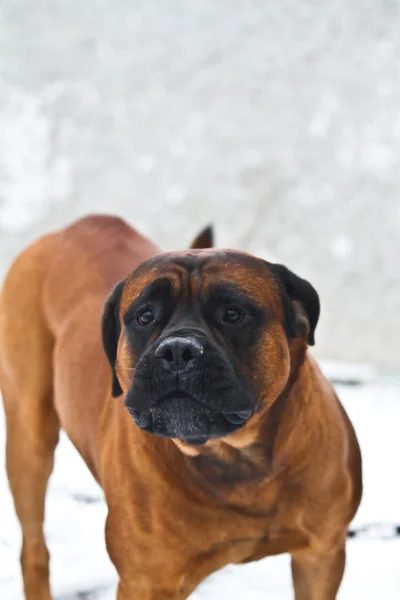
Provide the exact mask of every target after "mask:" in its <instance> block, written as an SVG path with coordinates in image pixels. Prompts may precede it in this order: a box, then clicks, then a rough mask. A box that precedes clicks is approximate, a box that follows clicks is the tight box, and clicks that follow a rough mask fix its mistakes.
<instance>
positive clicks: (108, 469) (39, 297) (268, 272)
mask: <svg viewBox="0 0 400 600" xmlns="http://www.w3.org/2000/svg"><path fill="white" fill-rule="evenodd" d="M192 246H193V247H192V248H191V249H189V250H186V251H181V252H172V253H162V252H161V250H160V249H159V248H158V247H157V246H156V245H155V244H153V243H152V242H151V241H150V240H148V239H146V238H144V237H143V236H141V235H140V234H138V233H137V232H136V231H134V230H133V229H132V228H131V227H129V226H128V225H127V224H126V223H125V222H123V221H122V220H120V219H118V218H115V217H107V216H90V217H86V218H84V219H81V220H79V221H77V222H75V223H73V224H72V225H71V226H69V227H67V228H66V229H63V230H62V231H58V232H55V233H52V234H49V235H47V236H45V237H42V238H40V239H39V240H38V241H37V242H35V243H34V244H32V245H31V246H30V247H28V248H27V249H26V250H25V251H24V252H22V253H21V254H20V255H19V256H18V257H17V258H16V260H15V261H14V264H13V265H12V267H11V269H10V271H9V273H8V275H7V277H6V279H5V283H4V287H3V290H2V294H1V298H0V387H1V392H2V395H3V399H4V405H5V411H6V418H7V472H8V477H9V482H10V487H11V491H12V494H13V497H14V502H15V509H16V513H17V515H18V518H19V521H20V523H21V527H22V533H23V541H22V552H21V565H22V573H23V579H24V588H25V596H26V599H27V600H50V598H51V594H50V586H49V568H48V564H49V556H48V552H47V547H46V543H45V539H44V534H43V520H44V504H45V493H46V487H47V482H48V478H49V476H50V473H51V470H52V467H53V454H54V450H55V447H56V444H57V440H58V434H59V429H60V427H61V428H63V429H64V430H65V431H66V433H67V434H68V436H69V437H70V439H71V440H72V442H73V443H74V445H75V446H76V448H77V449H78V451H79V452H80V454H81V455H82V457H83V458H84V460H85V461H86V463H87V465H88V467H89V468H90V470H91V472H92V473H93V475H94V476H95V478H96V479H97V481H98V482H99V484H100V485H101V486H102V488H103V490H104V495H105V499H106V502H107V505H108V517H107V523H106V541H107V549H108V552H109V555H110V557H111V560H112V561H113V563H114V565H115V567H116V569H117V571H118V575H119V578H120V582H119V587H118V600H166V599H171V600H172V599H173V600H184V599H185V598H188V596H189V595H190V594H191V592H192V591H193V590H194V589H195V588H196V587H197V586H198V584H199V583H200V582H201V581H202V580H203V579H204V578H205V577H207V576H208V575H209V574H210V573H212V572H214V571H216V570H218V569H220V568H221V567H223V566H224V565H227V564H229V563H245V562H250V561H253V560H258V559H260V558H263V557H265V556H269V555H273V554H279V553H283V552H288V553H290V554H291V557H292V575H293V586H294V595H295V598H296V600H334V599H335V598H336V595H337V591H338V588H339V586H340V582H341V579H342V576H343V570H344V566H345V540H346V532H347V527H348V524H349V522H350V521H351V519H352V518H353V516H354V514H355V512H356V510H357V507H358V504H359V502H360V497H361V487H362V485H361V457H360V451H359V447H358V444H357V440H356V437H355V434H354V431H353V428H352V425H351V424H350V421H349V419H348V418H347V416H346V414H345V412H344V410H343V408H342V406H341V404H340V402H339V400H338V399H337V397H336V395H335V393H334V391H333V389H332V387H331V385H330V384H329V382H328V381H327V380H326V379H325V378H324V377H323V375H322V374H321V372H320V370H319V368H318V365H317V364H316V362H315V360H314V359H313V358H312V357H311V356H310V355H309V353H308V350H307V348H308V346H309V345H312V344H314V341H315V336H316V328H317V324H318V319H319V298H318V294H317V292H316V291H315V289H314V288H313V286H312V285H311V284H310V283H308V282H307V281H305V280H304V279H301V278H300V277H298V276H297V275H295V274H294V273H292V272H291V271H290V270H289V269H287V268H286V267H284V266H282V265H277V264H272V263H268V262H266V261H264V260H261V259H259V258H256V257H254V256H251V255H248V254H245V253H242V252H237V251H230V250H215V249H213V248H210V246H212V230H211V229H210V228H207V229H205V230H204V231H202V233H201V234H199V236H197V238H196V239H195V241H194V243H193V245H192Z"/></svg>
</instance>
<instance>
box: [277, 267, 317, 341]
mask: <svg viewBox="0 0 400 600" xmlns="http://www.w3.org/2000/svg"><path fill="white" fill-rule="evenodd" d="M271 268H272V271H273V272H274V273H275V275H276V276H277V277H278V278H279V280H280V282H281V284H282V287H283V294H284V303H285V318H286V321H287V323H286V324H287V328H288V330H289V332H290V333H291V335H293V336H295V337H296V336H299V335H300V336H301V335H304V326H305V323H304V316H305V317H306V318H307V321H308V336H307V342H308V343H309V345H310V346H313V345H314V344H315V329H316V327H317V323H318V319H319V312H320V305H319V297H318V294H317V292H316V290H315V289H314V288H313V286H312V285H311V283H309V282H308V281H306V280H305V279H302V278H301V277H298V276H297V275H295V274H294V273H292V271H289V269H287V268H286V267H284V266H283V265H271ZM299 304H300V307H299V306H298V305H299ZM302 313H303V314H302Z"/></svg>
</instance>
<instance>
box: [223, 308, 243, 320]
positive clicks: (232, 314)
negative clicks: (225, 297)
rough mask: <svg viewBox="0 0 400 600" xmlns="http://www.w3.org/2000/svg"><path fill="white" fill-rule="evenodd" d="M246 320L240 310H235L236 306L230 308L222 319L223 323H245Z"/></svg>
mask: <svg viewBox="0 0 400 600" xmlns="http://www.w3.org/2000/svg"><path fill="white" fill-rule="evenodd" d="M243 318H244V314H243V313H242V311H241V310H239V309H238V308H235V307H234V306H229V307H228V308H227V309H226V310H225V313H224V316H223V317H222V322H223V323H240V321H243Z"/></svg>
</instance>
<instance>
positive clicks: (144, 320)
mask: <svg viewBox="0 0 400 600" xmlns="http://www.w3.org/2000/svg"><path fill="white" fill-rule="evenodd" d="M136 321H137V322H138V324H139V325H140V326H141V327H145V326H146V325H149V324H150V323H152V322H153V321H154V315H153V312H152V310H151V309H150V308H144V309H143V310H142V311H140V313H139V314H138V315H137V317H136Z"/></svg>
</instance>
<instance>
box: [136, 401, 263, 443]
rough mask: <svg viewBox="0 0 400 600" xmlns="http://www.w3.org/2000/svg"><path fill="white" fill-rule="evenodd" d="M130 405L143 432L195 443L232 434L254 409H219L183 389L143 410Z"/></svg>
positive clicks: (248, 417) (242, 424)
mask: <svg viewBox="0 0 400 600" xmlns="http://www.w3.org/2000/svg"><path fill="white" fill-rule="evenodd" d="M127 408H128V411H129V413H130V414H131V416H132V417H133V420H134V421H135V423H136V425H137V426H138V427H140V428H141V429H143V430H144V431H147V432H148V433H152V434H154V435H157V436H159V437H167V438H178V439H180V440H182V441H184V442H186V443H188V444H191V445H194V446H200V445H202V444H205V443H206V442H207V441H208V440H209V439H212V438H216V437H224V436H226V435H229V434H230V433H233V432H234V431H236V430H237V429H240V428H241V427H243V426H244V425H245V424H246V423H247V421H248V420H249V419H250V417H251V416H252V414H253V411H252V409H250V408H246V407H240V408H239V409H233V408H232V409H229V408H227V409H226V410H224V411H220V412H218V411H216V410H214V409H212V408H211V407H210V406H209V405H207V404H205V403H204V402H203V401H202V399H201V398H198V397H195V396H193V395H192V394H189V393H186V392H182V391H181V390H177V391H174V392H170V393H168V394H167V395H165V396H163V397H162V398H161V399H160V400H159V401H158V402H157V404H155V405H154V406H151V407H149V408H146V409H144V410H142V411H138V410H136V409H134V408H133V407H131V406H129V405H127Z"/></svg>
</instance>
